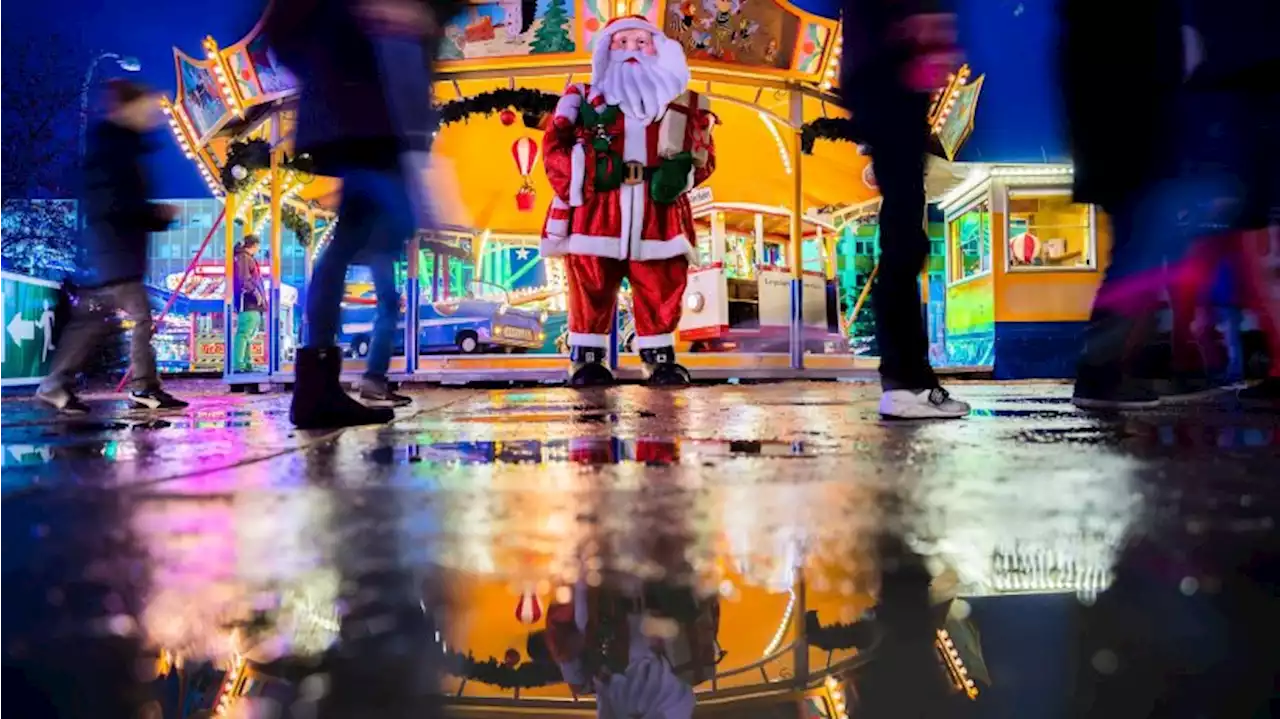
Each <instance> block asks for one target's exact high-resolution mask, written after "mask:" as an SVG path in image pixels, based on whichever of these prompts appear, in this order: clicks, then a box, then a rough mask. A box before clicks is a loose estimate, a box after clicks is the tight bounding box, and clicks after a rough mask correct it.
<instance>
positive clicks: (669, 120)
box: [658, 91, 716, 167]
mask: <svg viewBox="0 0 1280 719" xmlns="http://www.w3.org/2000/svg"><path fill="white" fill-rule="evenodd" d="M710 107H711V101H710V100H708V99H707V98H705V97H703V96H701V95H699V94H698V93H696V92H692V91H690V92H686V93H685V94H683V95H681V96H680V97H678V98H676V101H675V102H673V103H671V104H670V105H669V106H668V109H667V113H666V114H665V115H663V116H662V120H661V121H660V122H661V125H660V126H659V127H658V157H661V158H664V159H665V158H671V157H675V156H676V155H678V154H680V153H681V152H689V153H691V154H692V155H693V164H694V167H703V166H705V165H706V164H707V159H708V156H709V152H710V148H711V127H712V126H713V125H715V122H716V118H715V115H714V114H713V113H712V112H711V110H710Z"/></svg>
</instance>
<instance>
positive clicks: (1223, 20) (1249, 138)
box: [1183, 0, 1280, 406]
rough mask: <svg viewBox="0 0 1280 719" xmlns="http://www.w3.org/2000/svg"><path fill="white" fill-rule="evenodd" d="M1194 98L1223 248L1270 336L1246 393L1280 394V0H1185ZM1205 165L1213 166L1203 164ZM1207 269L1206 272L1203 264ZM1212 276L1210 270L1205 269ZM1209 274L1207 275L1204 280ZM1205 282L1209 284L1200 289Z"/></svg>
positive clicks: (1254, 399)
mask: <svg viewBox="0 0 1280 719" xmlns="http://www.w3.org/2000/svg"><path fill="white" fill-rule="evenodd" d="M1183 5H1184V10H1185V14H1186V15H1185V19H1184V25H1183V37H1184V38H1185V41H1186V43H1187V52H1186V58H1187V61H1186V68H1185V69H1186V75H1187V83H1186V84H1187V91H1188V93H1189V95H1190V100H1189V102H1188V105H1189V106H1191V107H1195V108H1197V109H1198V110H1199V112H1198V113H1196V114H1197V119H1198V120H1199V122H1198V123H1197V125H1196V128H1195V130H1196V132H1197V134H1196V135H1194V136H1192V138H1191V140H1190V142H1191V143H1192V144H1191V146H1192V147H1195V148H1197V149H1198V150H1199V151H1200V155H1199V159H1200V163H1201V164H1200V167H1197V168H1196V169H1200V170H1201V171H1202V172H1207V173H1216V174H1217V175H1218V177H1219V178H1220V179H1219V181H1218V183H1217V185H1218V186H1219V187H1221V188H1223V190H1222V191H1221V192H1219V193H1218V195H1217V196H1216V197H1214V198H1213V203H1212V207H1213V209H1214V210H1216V211H1215V212H1213V213H1212V215H1211V216H1210V217H1209V222H1211V223H1212V225H1213V226H1214V227H1215V228H1226V229H1227V230H1228V232H1227V233H1225V234H1219V235H1218V236H1216V237H1210V238H1208V239H1206V240H1204V243H1206V244H1211V245H1212V246H1214V249H1215V250H1216V252H1215V254H1216V255H1217V257H1219V258H1222V259H1224V260H1226V261H1228V262H1231V263H1232V264H1233V265H1234V269H1235V270H1236V279H1237V284H1238V287H1239V290H1240V295H1241V299H1242V300H1243V302H1244V304H1245V305H1246V306H1247V307H1248V309H1250V310H1252V312H1253V314H1254V316H1255V317H1256V318H1257V321H1258V325H1259V327H1260V329H1261V330H1262V333H1263V335H1264V337H1265V339H1266V342H1267V351H1268V354H1269V360H1270V363H1269V366H1268V367H1267V374H1266V376H1265V378H1264V379H1263V380H1262V381H1261V382H1259V383H1257V384H1255V385H1253V386H1250V387H1246V388H1244V389H1241V390H1240V391H1239V393H1238V396H1239V398H1240V400H1241V401H1242V402H1244V403H1259V404H1263V405H1272V406H1276V405H1277V403H1280V295H1277V294H1276V287H1277V282H1278V280H1280V278H1278V277H1277V275H1276V268H1275V267H1274V266H1273V264H1272V263H1274V262H1275V261H1276V255H1275V253H1276V251H1277V248H1276V247H1275V243H1274V240H1273V238H1274V237H1275V235H1276V233H1277V231H1280V181H1278V180H1277V179H1276V177H1275V170H1274V168H1273V167H1272V166H1271V165H1272V161H1273V160H1274V158H1275V157H1276V156H1277V154H1280V139H1277V138H1278V137H1280V121H1278V120H1277V119H1276V118H1277V114H1280V89H1278V86H1277V84H1276V82H1275V77H1276V74H1277V73H1280V5H1277V4H1276V3H1275V2H1274V0H1217V1H1215V2H1209V0H1183ZM1205 166H1207V167H1205ZM1201 274H1202V275H1207V273H1201ZM1207 276H1211V275H1207ZM1206 284H1207V283H1206ZM1201 291H1202V292H1203V291H1204V288H1202V289H1201Z"/></svg>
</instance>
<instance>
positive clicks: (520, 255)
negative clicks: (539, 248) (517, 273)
mask: <svg viewBox="0 0 1280 719" xmlns="http://www.w3.org/2000/svg"><path fill="white" fill-rule="evenodd" d="M516 259H517V260H527V259H529V250H528V249H526V248H524V247H521V248H520V249H518V250H516Z"/></svg>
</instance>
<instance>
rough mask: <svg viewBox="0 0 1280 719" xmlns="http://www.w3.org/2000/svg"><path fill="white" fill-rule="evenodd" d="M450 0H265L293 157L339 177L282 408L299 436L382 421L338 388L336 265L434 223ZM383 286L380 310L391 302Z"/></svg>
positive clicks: (382, 250)
mask: <svg viewBox="0 0 1280 719" xmlns="http://www.w3.org/2000/svg"><path fill="white" fill-rule="evenodd" d="M453 7H455V6H454V5H452V4H450V0H436V1H435V2H426V1H425V0H276V2H274V3H273V4H272V6H271V9H270V11H269V12H268V14H267V18H266V25H265V30H266V34H267V37H268V39H269V40H270V42H271V44H272V46H273V47H274V48H275V50H276V53H277V54H278V55H279V57H280V59H281V61H282V62H283V63H284V64H285V65H287V66H288V67H289V68H290V69H291V70H293V71H294V73H295V74H296V75H297V76H298V78H299V79H300V80H301V81H302V94H301V97H300V98H299V101H298V129H297V133H296V136H295V142H294V145H295V147H294V151H295V153H297V154H298V155H309V156H310V157H311V160H312V162H313V164H314V166H315V169H316V171H317V172H319V173H321V174H325V175H331V176H335V177H338V178H340V179H341V180H342V204H341V207H340V208H339V215H340V216H341V217H342V222H341V224H339V225H338V227H337V228H336V230H335V231H334V234H333V238H332V239H331V240H330V242H329V244H328V246H326V247H325V248H324V250H323V252H321V253H320V256H319V258H318V259H317V260H316V264H315V269H314V271H313V272H312V276H311V285H310V287H309V291H308V293H307V307H306V315H307V323H308V325H309V326H310V329H311V336H310V344H309V346H307V347H303V348H301V349H300V350H299V351H298V361H297V377H296V381H295V384H294V394H293V403H292V406H291V407H290V410H289V415H290V418H291V419H292V421H293V423H294V425H296V426H297V427H299V428H301V429H323V428H336V427H349V426H355V425H362V424H378V423H383V422H388V421H390V420H391V419H392V417H393V416H394V414H393V413H392V411H391V410H390V409H389V408H386V407H369V406H366V405H364V404H361V403H360V402H357V401H356V400H355V399H353V398H351V397H350V396H348V395H347V393H346V391H345V390H344V389H343V387H342V384H341V381H340V375H341V373H342V350H341V349H340V348H339V347H338V346H337V335H338V327H339V317H340V313H341V304H342V295H343V291H344V287H345V283H346V274H347V267H348V266H349V265H351V263H352V262H353V261H356V260H357V258H359V257H361V256H365V257H368V256H373V255H376V256H378V257H379V258H380V259H379V262H380V263H381V262H382V261H383V260H385V259H386V257H388V256H394V255H391V253H394V254H395V255H398V254H399V253H401V252H403V251H404V246H405V243H406V242H408V240H409V239H410V238H411V237H412V236H413V233H414V230H415V228H418V229H429V228H430V227H431V226H432V224H433V222H432V219H431V212H430V209H429V205H430V202H429V198H428V195H427V192H426V186H425V176H426V172H427V166H428V157H429V153H430V150H431V136H432V131H433V130H434V128H435V124H436V116H435V111H434V110H433V108H432V106H431V61H432V59H433V57H434V55H435V47H436V44H437V38H438V37H439V34H440V26H441V24H442V23H443V21H444V20H447V19H448V17H450V16H451V15H452V12H453V10H451V9H450V8H453ZM385 284H386V283H379V285H378V286H377V287H376V290H377V292H378V295H379V297H378V301H379V305H380V306H382V305H384V304H385V305H387V306H390V305H392V304H394V305H395V306H396V307H397V309H398V305H399V298H398V297H396V298H395V299H394V300H392V299H391V298H388V297H386V296H385V295H386V291H385Z"/></svg>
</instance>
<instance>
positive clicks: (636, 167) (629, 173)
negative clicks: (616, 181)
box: [622, 162, 644, 185]
mask: <svg viewBox="0 0 1280 719" xmlns="http://www.w3.org/2000/svg"><path fill="white" fill-rule="evenodd" d="M623 167H624V169H625V172H623V173H622V184H624V185H638V184H640V183H641V182H644V163H640V162H628V163H627V164H626V165H624V166H623Z"/></svg>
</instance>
